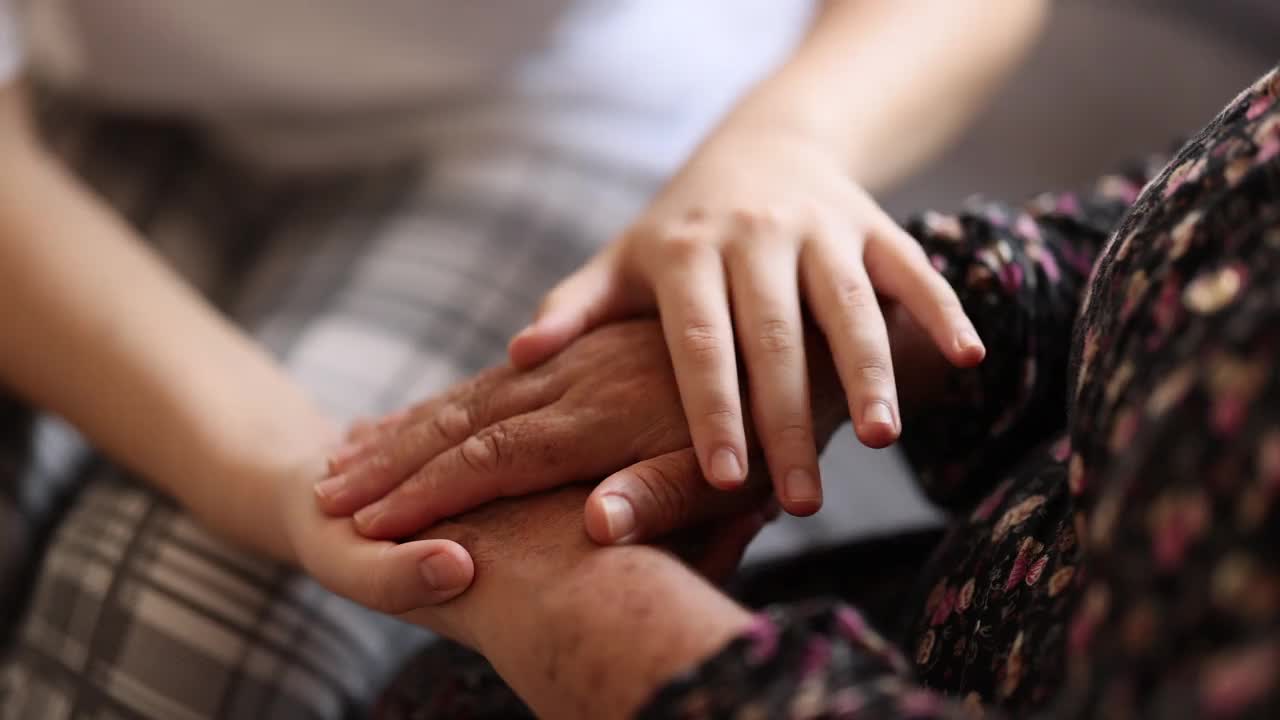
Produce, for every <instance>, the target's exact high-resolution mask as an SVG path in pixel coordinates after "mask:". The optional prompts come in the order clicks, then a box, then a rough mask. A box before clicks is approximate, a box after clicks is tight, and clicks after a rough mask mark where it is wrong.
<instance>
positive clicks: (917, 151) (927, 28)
mask: <svg viewBox="0 0 1280 720" xmlns="http://www.w3.org/2000/svg"><path fill="white" fill-rule="evenodd" d="M1045 11H1046V3H1045V2H1044V0H894V1H893V2H883V1H882V0H827V1H826V2H825V3H824V4H823V6H822V8H821V10H820V12H819V14H818V17H817V18H816V20H815V21H814V24H813V27H812V29H811V30H810V32H809V34H808V36H807V37H806V38H805V40H804V42H803V43H802V44H801V45H800V47H799V48H798V49H797V50H796V52H795V53H794V54H793V56H792V57H791V59H790V60H789V62H787V63H786V64H784V65H783V66H782V67H781V68H780V69H779V70H778V71H777V72H776V73H774V74H773V75H772V76H771V77H770V78H768V79H767V80H765V81H764V82H763V83H761V84H760V85H759V86H758V87H757V88H756V89H755V90H754V91H753V92H751V93H750V94H749V95H748V96H747V97H746V98H744V100H743V101H742V102H741V103H740V104H739V106H738V107H737V108H736V109H735V110H734V111H733V112H732V113H731V114H730V116H729V118H728V119H727V120H726V122H725V123H724V125H723V126H722V128H733V127H741V126H748V127H750V126H760V125H764V126H766V127H770V128H784V129H787V130H789V131H794V132H797V133H799V134H802V135H806V136H811V137H812V138H814V139H816V140H817V141H818V142H821V143H824V144H826V145H829V146H830V147H831V149H832V151H833V152H836V153H838V154H839V156H840V157H842V158H845V159H846V160H847V162H848V165H849V168H850V171H851V172H852V173H853V175H854V177H855V178H856V179H857V180H858V182H859V183H860V184H862V185H863V186H864V187H867V188H868V189H871V190H875V189H879V188H882V187H884V186H886V185H889V184H891V183H893V182H894V181H896V180H898V179H900V178H901V177H903V176H904V175H906V174H908V173H910V172H911V171H912V170H914V169H915V168H917V167H918V166H919V165H921V164H922V163H924V162H925V161H927V160H928V159H929V158H930V157H932V155H933V154H934V153H935V152H937V151H938V150H940V149H941V148H942V147H944V146H945V144H946V143H947V142H948V141H949V140H950V139H951V138H952V137H953V136H954V135H955V134H956V133H957V132H959V131H960V130H961V129H963V127H964V126H965V124H966V122H967V121H968V120H969V119H970V118H971V117H972V116H973V115H974V114H975V113H976V112H977V111H978V110H979V109H980V108H981V107H982V104H983V101H984V100H985V99H986V98H987V97H988V96H989V95H990V93H991V92H992V90H994V88H995V87H996V86H997V85H998V83H999V81H1000V80H1001V79H1002V78H1003V77H1004V76H1005V75H1007V74H1008V72H1009V70H1010V69H1011V68H1012V67H1013V66H1014V65H1015V63H1016V62H1017V60H1018V59H1019V58H1020V57H1021V56H1022V55H1023V53H1024V52H1025V50H1026V49H1027V48H1028V47H1029V45H1030V44H1031V41H1032V40H1033V39H1034V38H1035V36H1036V35H1037V33H1038V30H1039V28H1040V25H1041V24H1042V21H1043V16H1044V14H1045Z"/></svg>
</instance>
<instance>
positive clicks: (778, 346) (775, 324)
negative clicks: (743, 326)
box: [756, 319, 798, 355]
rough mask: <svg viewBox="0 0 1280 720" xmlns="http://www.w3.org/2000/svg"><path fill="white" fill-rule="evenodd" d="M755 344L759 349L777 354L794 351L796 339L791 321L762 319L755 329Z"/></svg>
mask: <svg viewBox="0 0 1280 720" xmlns="http://www.w3.org/2000/svg"><path fill="white" fill-rule="evenodd" d="M756 344H757V345H758V346H759V347H760V349H761V350H763V351H765V352H767V353H769V354H773V355H777V354H784V353H789V352H792V351H794V350H795V349H796V348H797V347H798V339H797V338H796V333H795V331H794V329H793V328H792V326H791V323H789V322H787V321H785V320H777V319H771V320H764V321H762V322H761V323H760V325H759V327H758V328H757V329H756Z"/></svg>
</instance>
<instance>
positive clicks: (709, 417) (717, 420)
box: [701, 401, 740, 429]
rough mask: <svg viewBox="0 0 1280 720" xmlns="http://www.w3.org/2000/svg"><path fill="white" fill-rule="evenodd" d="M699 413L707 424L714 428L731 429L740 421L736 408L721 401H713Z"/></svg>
mask: <svg viewBox="0 0 1280 720" xmlns="http://www.w3.org/2000/svg"><path fill="white" fill-rule="evenodd" d="M701 414H702V419H703V420H704V421H705V422H706V424H707V425H710V426H712V427H716V428H724V429H733V428H736V427H737V425H738V423H739V422H740V420H739V416H738V411H737V409H736V408H735V407H733V406H731V405H729V404H728V403H725V402H723V401H720V402H717V403H714V404H713V405H712V406H711V407H710V408H708V409H706V410H704V411H702V413H701Z"/></svg>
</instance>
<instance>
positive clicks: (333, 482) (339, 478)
mask: <svg viewBox="0 0 1280 720" xmlns="http://www.w3.org/2000/svg"><path fill="white" fill-rule="evenodd" d="M346 486H347V476H345V475H334V476H333V477H328V478H325V479H324V480H321V481H320V482H318V483H316V486H315V491H316V495H319V496H320V499H321V500H333V499H334V498H336V497H337V496H338V495H340V494H341V493H342V491H343V490H344V489H346Z"/></svg>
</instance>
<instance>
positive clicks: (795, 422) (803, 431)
mask: <svg viewBox="0 0 1280 720" xmlns="http://www.w3.org/2000/svg"><path fill="white" fill-rule="evenodd" d="M769 432H770V434H771V435H773V437H774V439H775V440H776V441H777V442H779V443H782V444H785V445H787V446H792V445H803V444H805V443H808V444H810V445H812V444H813V424H812V423H811V422H810V421H809V418H807V417H804V416H803V415H801V414H800V413H787V414H786V415H784V416H783V417H782V418H780V419H779V420H778V421H777V423H776V424H774V425H773V427H771V428H770V430H769Z"/></svg>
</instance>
